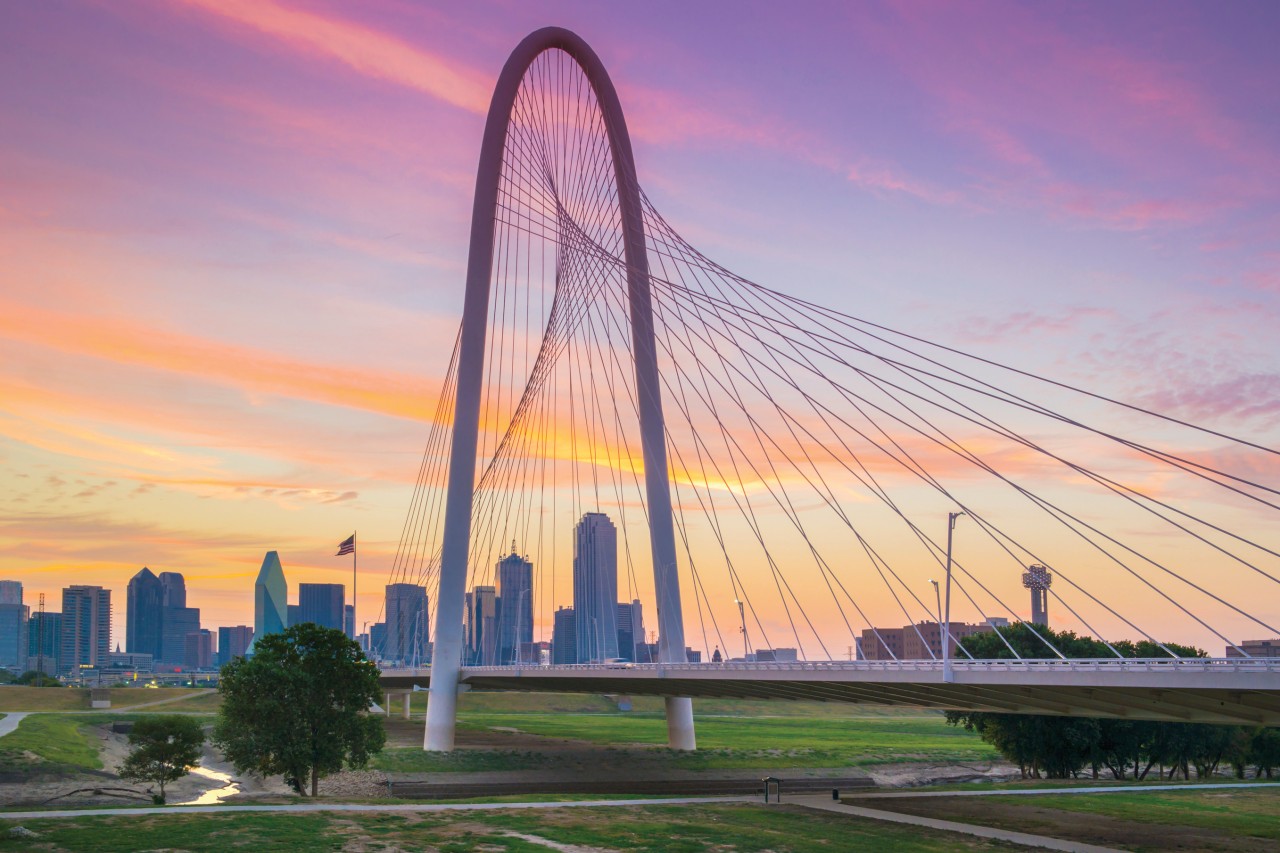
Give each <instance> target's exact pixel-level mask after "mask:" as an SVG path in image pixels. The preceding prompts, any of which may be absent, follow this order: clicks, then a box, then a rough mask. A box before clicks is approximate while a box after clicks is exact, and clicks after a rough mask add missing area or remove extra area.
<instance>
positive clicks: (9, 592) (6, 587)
mask: <svg viewBox="0 0 1280 853" xmlns="http://www.w3.org/2000/svg"><path fill="white" fill-rule="evenodd" d="M21 603H22V581H0V604H21Z"/></svg>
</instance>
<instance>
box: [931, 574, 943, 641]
mask: <svg viewBox="0 0 1280 853" xmlns="http://www.w3.org/2000/svg"><path fill="white" fill-rule="evenodd" d="M929 583H931V584H933V597H934V599H936V600H937V602H938V609H937V610H936V611H934V612H935V614H936V617H935V618H937V620H938V631H939V634H938V636H939V637H941V636H942V634H941V631H942V592H941V590H940V588H939V587H938V582H937V581H936V580H934V579H933V578H929Z"/></svg>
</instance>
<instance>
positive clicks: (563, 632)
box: [551, 607, 578, 664]
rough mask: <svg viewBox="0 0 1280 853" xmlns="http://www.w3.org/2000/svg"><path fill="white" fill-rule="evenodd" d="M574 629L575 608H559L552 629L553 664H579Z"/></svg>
mask: <svg viewBox="0 0 1280 853" xmlns="http://www.w3.org/2000/svg"><path fill="white" fill-rule="evenodd" d="M574 628H575V626H574V618H573V608H572V607H561V608H558V609H557V610H556V616H555V624H554V626H553V627H552V629H551V662H552V663H555V664H558V663H577V662H578V640H577V637H576V631H575V630H574Z"/></svg>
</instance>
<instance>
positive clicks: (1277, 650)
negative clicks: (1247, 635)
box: [1225, 637, 1280, 658]
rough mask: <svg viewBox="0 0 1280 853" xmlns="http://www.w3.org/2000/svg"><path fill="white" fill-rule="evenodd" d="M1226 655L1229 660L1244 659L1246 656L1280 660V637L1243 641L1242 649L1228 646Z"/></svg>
mask: <svg viewBox="0 0 1280 853" xmlns="http://www.w3.org/2000/svg"><path fill="white" fill-rule="evenodd" d="M1241 652H1244V654H1241ZM1225 654H1226V656H1227V657H1229V658H1242V657H1244V655H1248V656H1249V657H1251V658H1280V637H1276V638H1275V639H1273V640H1243V641H1242V642H1241V643H1240V648H1236V647H1235V646H1227V649H1226V652H1225Z"/></svg>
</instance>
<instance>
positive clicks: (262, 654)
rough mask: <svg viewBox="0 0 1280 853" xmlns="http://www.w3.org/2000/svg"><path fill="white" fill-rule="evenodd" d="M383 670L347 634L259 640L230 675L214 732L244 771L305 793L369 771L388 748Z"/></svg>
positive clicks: (302, 632) (294, 631)
mask: <svg viewBox="0 0 1280 853" xmlns="http://www.w3.org/2000/svg"><path fill="white" fill-rule="evenodd" d="M378 675H379V672H378V667H377V666H376V665H374V663H373V662H372V661H370V660H368V659H367V658H366V657H365V656H364V653H363V652H361V651H360V647H359V646H358V645H357V644H356V643H355V642H354V641H352V640H350V639H349V638H348V637H347V636H346V635H345V634H343V633H342V632H341V631H337V630H334V629H332V628H322V627H320V626H319V625H315V624H313V623H310V622H307V623H303V624H301V625H294V626H292V627H290V628H288V629H286V630H285V631H283V632H281V633H278V634H268V635H267V636H265V637H262V638H260V639H258V640H257V642H256V643H255V645H254V648H253V656H252V657H247V658H239V659H237V660H234V661H232V662H231V663H229V664H227V665H226V666H224V667H223V668H222V673H221V676H220V680H219V685H218V689H219V690H220V691H221V693H222V696H223V701H222V709H221V710H220V711H219V712H218V721H217V723H216V725H215V726H214V729H213V742H214V743H215V744H217V745H218V747H220V748H221V749H222V751H223V753H224V754H225V755H226V757H227V760H229V761H230V762H231V763H232V764H233V765H235V768H236V770H238V771H239V772H241V773H244V772H253V773H257V774H259V775H262V776H275V775H282V776H284V778H285V781H287V782H288V783H289V784H290V785H291V786H292V787H293V788H294V790H296V791H297V792H298V793H300V794H305V793H306V783H307V780H308V779H310V782H311V785H310V787H311V796H313V797H314V796H315V795H316V791H317V788H318V785H319V781H320V777H321V776H325V775H328V774H329V773H333V772H335V771H337V770H341V769H342V767H343V766H344V765H346V766H347V767H363V766H364V765H365V764H366V763H367V762H368V760H369V757H370V756H372V755H373V754H374V753H377V752H378V751H379V750H381V749H382V745H383V744H384V743H385V742H386V732H385V731H384V730H383V727H382V720H381V719H380V718H379V717H377V716H373V715H370V714H369V713H368V710H369V706H370V705H372V704H373V703H374V702H376V701H378V700H379V699H381V697H382V691H381V688H380V686H379V684H378Z"/></svg>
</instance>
